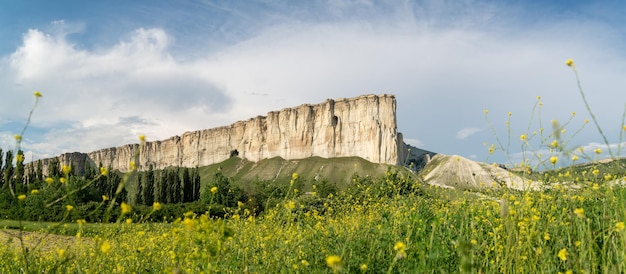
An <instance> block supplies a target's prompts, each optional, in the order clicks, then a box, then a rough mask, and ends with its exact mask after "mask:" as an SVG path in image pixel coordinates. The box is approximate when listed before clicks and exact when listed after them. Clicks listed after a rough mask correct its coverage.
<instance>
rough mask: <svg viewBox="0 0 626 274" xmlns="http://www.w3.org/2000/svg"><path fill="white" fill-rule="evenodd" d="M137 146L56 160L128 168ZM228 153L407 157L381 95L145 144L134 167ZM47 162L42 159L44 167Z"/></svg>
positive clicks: (389, 100)
mask: <svg viewBox="0 0 626 274" xmlns="http://www.w3.org/2000/svg"><path fill="white" fill-rule="evenodd" d="M138 149H139V145H138V144H129V145H124V146H121V147H115V148H107V149H101V150H98V151H94V152H90V153H86V154H85V153H67V154H63V155H61V156H59V157H57V158H58V159H59V160H60V162H61V163H62V164H69V163H70V162H71V163H73V164H74V166H75V167H76V168H77V169H79V170H82V169H83V166H84V163H86V162H91V163H92V164H96V165H97V164H98V163H102V165H103V166H110V167H112V168H113V169H118V170H120V171H127V170H128V166H129V162H130V161H131V159H132V157H133V155H134V154H135V152H136V151H137V150H138ZM233 155H237V156H239V157H241V158H244V159H248V160H250V161H259V160H261V159H266V158H272V157H282V158H284V159H302V158H307V157H311V156H320V157H324V158H332V157H344V156H357V157H361V158H364V159H366V160H368V161H370V162H374V163H388V164H401V163H404V162H405V161H406V159H407V156H411V155H410V153H409V150H408V149H407V146H406V145H405V144H404V142H403V140H402V135H401V134H400V133H399V132H398V129H397V124H396V99H395V97H394V96H393V95H388V94H383V95H363V96H359V97H355V98H349V99H336V100H331V99H328V100H326V101H325V102H323V103H320V104H316V105H310V104H304V105H300V106H297V107H294V108H286V109H283V110H281V111H272V112H269V113H268V114H267V116H257V117H255V118H252V119H249V120H247V121H239V122H236V123H234V124H232V125H229V126H224V127H218V128H212V129H205V130H198V131H193V132H186V133H184V134H183V135H182V136H174V137H171V138H169V139H167V140H162V141H153V142H146V144H145V146H144V147H143V148H142V149H141V151H140V152H139V161H138V168H139V169H140V170H145V169H147V167H148V166H149V165H150V164H152V165H153V166H154V168H156V169H162V168H165V167H168V166H182V167H196V166H206V165H210V164H214V163H218V162H221V161H224V160H226V159H228V158H229V157H232V156H233ZM49 160H50V159H46V160H43V167H44V169H46V168H47V166H48V165H47V162H48V161H49ZM44 172H45V170H44Z"/></svg>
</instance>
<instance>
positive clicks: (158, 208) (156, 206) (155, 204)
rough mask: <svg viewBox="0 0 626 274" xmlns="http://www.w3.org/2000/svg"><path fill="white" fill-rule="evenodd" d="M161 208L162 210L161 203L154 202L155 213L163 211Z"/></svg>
mask: <svg viewBox="0 0 626 274" xmlns="http://www.w3.org/2000/svg"><path fill="white" fill-rule="evenodd" d="M161 208H162V207H161V203H159V202H154V203H153V204H152V209H153V210H154V211H159V210H161Z"/></svg>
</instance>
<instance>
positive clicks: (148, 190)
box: [143, 164, 154, 205]
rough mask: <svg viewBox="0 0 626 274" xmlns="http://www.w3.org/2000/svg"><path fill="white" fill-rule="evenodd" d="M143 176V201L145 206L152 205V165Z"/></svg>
mask: <svg viewBox="0 0 626 274" xmlns="http://www.w3.org/2000/svg"><path fill="white" fill-rule="evenodd" d="M144 176H145V178H144V180H143V182H144V185H143V201H144V203H145V204H146V205H152V203H154V170H153V167H152V164H150V166H149V167H148V171H147V172H146V173H145V174H144Z"/></svg>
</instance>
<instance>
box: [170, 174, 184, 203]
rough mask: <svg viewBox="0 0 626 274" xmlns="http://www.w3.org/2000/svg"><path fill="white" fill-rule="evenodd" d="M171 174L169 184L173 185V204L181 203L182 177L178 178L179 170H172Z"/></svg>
mask: <svg viewBox="0 0 626 274" xmlns="http://www.w3.org/2000/svg"><path fill="white" fill-rule="evenodd" d="M169 173H170V174H169V176H168V177H169V183H170V184H171V188H172V203H180V202H181V201H182V198H181V196H182V195H181V194H182V189H181V187H180V177H179V176H178V169H172V170H171V171H170V172H169Z"/></svg>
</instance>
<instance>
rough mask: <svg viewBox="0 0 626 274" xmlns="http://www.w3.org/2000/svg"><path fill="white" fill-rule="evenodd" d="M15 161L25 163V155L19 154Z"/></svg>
mask: <svg viewBox="0 0 626 274" xmlns="http://www.w3.org/2000/svg"><path fill="white" fill-rule="evenodd" d="M15 161H16V162H18V163H21V162H24V155H23V154H18V155H17V156H16V157H15Z"/></svg>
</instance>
